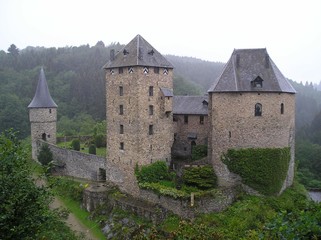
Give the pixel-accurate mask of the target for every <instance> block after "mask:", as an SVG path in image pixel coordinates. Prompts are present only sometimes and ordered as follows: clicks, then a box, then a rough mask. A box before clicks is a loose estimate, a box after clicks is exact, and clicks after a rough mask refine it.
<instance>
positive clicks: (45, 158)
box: [38, 144, 53, 166]
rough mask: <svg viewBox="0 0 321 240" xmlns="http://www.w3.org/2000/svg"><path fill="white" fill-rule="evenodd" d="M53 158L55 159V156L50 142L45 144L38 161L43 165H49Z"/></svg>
mask: <svg viewBox="0 0 321 240" xmlns="http://www.w3.org/2000/svg"><path fill="white" fill-rule="evenodd" d="M52 160H53V156H52V152H51V150H50V148H49V146H48V144H43V145H42V146H41V148H40V151H39V154H38V161H39V162H40V163H41V164H42V165H44V166H48V164H49V163H50V162H52Z"/></svg>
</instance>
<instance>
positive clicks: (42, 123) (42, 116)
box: [28, 68, 57, 159]
mask: <svg viewBox="0 0 321 240" xmlns="http://www.w3.org/2000/svg"><path fill="white" fill-rule="evenodd" d="M28 108H29V120H30V123H31V144H32V158H33V159H37V153H38V150H37V141H38V140H40V139H42V140H44V141H47V142H48V143H51V144H56V125H57V104H56V103H55V102H54V101H53V99H52V98H51V95H50V92H49V89H48V85H47V80H46V77H45V73H44V70H43V68H41V70H40V75H39V80H38V85H37V89H36V93H35V96H34V97H33V99H32V101H31V103H30V104H29V106H28Z"/></svg>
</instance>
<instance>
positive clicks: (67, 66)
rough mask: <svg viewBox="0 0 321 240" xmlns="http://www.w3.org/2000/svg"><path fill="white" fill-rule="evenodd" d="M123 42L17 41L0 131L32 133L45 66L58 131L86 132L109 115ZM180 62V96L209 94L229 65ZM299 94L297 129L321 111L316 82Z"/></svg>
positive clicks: (7, 62)
mask: <svg viewBox="0 0 321 240" xmlns="http://www.w3.org/2000/svg"><path fill="white" fill-rule="evenodd" d="M122 47H123V45H121V44H119V43H112V44H110V45H108V46H105V44H104V43H103V42H102V41H99V42H97V44H96V45H95V46H89V45H82V46H79V47H63V48H54V47H52V48H44V47H27V48H25V49H22V50H19V49H18V48H17V47H16V46H15V45H11V46H10V47H9V48H8V51H7V52H5V51H0V86H1V88H0V132H2V131H3V130H4V129H8V128H10V127H14V128H15V129H16V130H19V131H20V137H22V138H24V137H26V136H28V135H29V134H30V126H29V120H28V109H27V106H28V104H29V103H30V101H31V99H32V97H33V95H34V92H35V89H36V84H37V81H38V75H39V71H40V68H41V66H43V67H44V69H45V74H46V78H47V81H48V85H49V88H50V92H51V95H52V97H53V98H54V100H55V102H56V103H57V104H58V107H59V110H58V131H59V132H60V133H61V134H67V135H70V134H79V133H84V131H82V129H83V128H84V127H81V126H80V124H81V123H83V124H84V122H86V123H87V126H88V125H92V124H94V123H95V122H96V121H102V120H104V119H105V112H106V110H105V105H106V103H105V80H104V70H103V69H102V66H103V65H104V64H105V63H106V62H107V61H108V60H109V52H110V50H111V49H115V51H116V52H117V51H119V50H120V49H121V48H122ZM166 57H167V58H168V60H169V61H170V62H171V63H172V64H173V65H174V84H173V85H174V94H175V95H186V94H188V95H202V94H206V91H207V89H208V88H209V87H210V85H211V83H212V81H213V80H214V79H215V78H217V77H218V76H219V74H220V71H221V70H222V68H223V66H224V64H223V63H219V62H209V61H203V60H200V59H196V58H191V57H179V56H173V55H167V56H166ZM292 83H293V85H294V87H295V89H296V90H297V91H298V93H297V111H296V112H297V115H296V124H297V129H300V128H302V127H303V126H309V125H310V124H311V122H312V121H313V119H314V117H315V116H316V115H317V114H318V113H319V112H320V110H321V92H319V91H317V90H316V89H315V88H314V87H313V85H312V84H309V83H306V84H305V85H303V84H302V83H301V84H298V83H295V82H292Z"/></svg>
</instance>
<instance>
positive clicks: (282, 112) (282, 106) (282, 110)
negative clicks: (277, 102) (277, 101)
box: [281, 103, 284, 114]
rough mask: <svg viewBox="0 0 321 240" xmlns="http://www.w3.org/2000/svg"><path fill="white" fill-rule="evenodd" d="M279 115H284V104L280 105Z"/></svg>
mask: <svg viewBox="0 0 321 240" xmlns="http://www.w3.org/2000/svg"><path fill="white" fill-rule="evenodd" d="M281 114H284V104H283V103H281Z"/></svg>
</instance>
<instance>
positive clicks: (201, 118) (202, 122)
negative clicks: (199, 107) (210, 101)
mask: <svg viewBox="0 0 321 240" xmlns="http://www.w3.org/2000/svg"><path fill="white" fill-rule="evenodd" d="M200 124H204V116H200Z"/></svg>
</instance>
